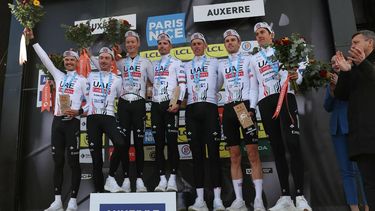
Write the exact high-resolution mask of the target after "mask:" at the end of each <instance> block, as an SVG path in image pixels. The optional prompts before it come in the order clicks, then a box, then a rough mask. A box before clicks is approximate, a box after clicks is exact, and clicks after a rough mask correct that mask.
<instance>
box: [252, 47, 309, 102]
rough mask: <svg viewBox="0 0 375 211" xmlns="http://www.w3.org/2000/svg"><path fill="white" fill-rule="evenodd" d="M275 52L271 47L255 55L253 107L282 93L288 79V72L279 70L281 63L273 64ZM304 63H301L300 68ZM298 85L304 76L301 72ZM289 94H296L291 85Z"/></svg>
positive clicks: (253, 66) (253, 58) (253, 63)
mask: <svg viewBox="0 0 375 211" xmlns="http://www.w3.org/2000/svg"><path fill="white" fill-rule="evenodd" d="M274 53H275V50H274V49H273V48H271V47H268V48H266V49H264V48H261V49H260V51H259V52H258V53H256V54H255V55H253V57H252V58H251V62H250V67H251V72H252V74H253V75H254V77H252V79H251V90H252V91H251V93H250V95H251V106H255V105H256V104H257V103H258V102H259V101H261V100H262V99H263V98H265V97H267V96H269V95H272V94H276V93H280V91H281V87H282V85H283V84H284V82H285V81H286V79H287V77H288V71H287V70H279V62H277V61H276V62H272V59H271V57H272V56H273V55H274ZM301 66H302V63H300V68H301ZM297 73H298V79H297V80H296V83H297V84H301V83H302V75H301V74H300V72H299V71H297ZM289 83H290V82H289ZM288 93H292V94H294V90H293V89H292V87H291V86H290V84H289V87H288Z"/></svg>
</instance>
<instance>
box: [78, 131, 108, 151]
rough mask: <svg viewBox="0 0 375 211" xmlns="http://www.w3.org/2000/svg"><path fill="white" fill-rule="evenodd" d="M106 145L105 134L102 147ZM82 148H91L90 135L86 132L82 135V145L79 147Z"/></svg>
mask: <svg viewBox="0 0 375 211" xmlns="http://www.w3.org/2000/svg"><path fill="white" fill-rule="evenodd" d="M104 145H105V135H104V134H103V142H102V146H104ZM79 146H80V147H81V148H88V147H89V139H88V135H87V133H86V132H82V133H81V134H80V145H79Z"/></svg>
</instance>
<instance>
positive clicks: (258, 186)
mask: <svg viewBox="0 0 375 211" xmlns="http://www.w3.org/2000/svg"><path fill="white" fill-rule="evenodd" d="M224 46H225V48H226V50H227V52H228V54H229V55H228V58H227V59H223V60H221V61H220V63H219V85H220V87H221V86H222V84H223V83H224V89H225V95H226V98H225V105H224V113H223V129H224V135H225V137H226V142H227V145H228V146H229V152H230V157H231V176H232V182H233V188H234V192H235V195H236V199H235V200H234V201H233V202H232V205H231V206H230V207H228V208H227V210H247V208H246V205H245V201H244V200H243V197H242V181H243V179H242V178H243V174H242V170H241V157H242V156H241V150H240V144H241V139H240V132H239V127H240V128H241V130H242V134H243V136H244V142H245V145H246V151H247V158H248V159H249V162H250V164H251V169H252V179H253V183H254V187H255V199H254V210H256V211H265V208H264V205H263V200H262V189H263V188H262V187H263V175H262V163H261V161H260V158H259V152H258V136H257V132H256V126H255V125H253V126H251V127H248V128H243V127H242V126H241V124H240V122H239V120H238V117H237V114H236V112H235V110H234V108H233V107H234V106H236V105H239V104H241V103H243V104H244V105H245V107H246V108H247V110H248V112H249V114H250V116H251V117H252V119H253V121H254V123H255V124H256V121H255V120H256V116H255V107H251V106H250V105H251V103H252V102H251V101H250V78H251V77H252V75H251V73H250V68H249V64H250V56H249V55H245V54H243V53H241V52H239V49H240V46H241V38H240V35H239V34H238V33H237V31H235V30H233V29H228V30H227V31H225V32H224Z"/></svg>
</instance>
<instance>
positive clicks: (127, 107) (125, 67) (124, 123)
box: [104, 31, 153, 192]
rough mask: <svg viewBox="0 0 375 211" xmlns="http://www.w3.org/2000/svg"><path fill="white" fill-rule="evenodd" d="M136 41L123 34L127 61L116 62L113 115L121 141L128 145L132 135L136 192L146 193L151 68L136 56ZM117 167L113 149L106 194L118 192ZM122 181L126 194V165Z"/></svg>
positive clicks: (134, 35)
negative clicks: (118, 90)
mask: <svg viewBox="0 0 375 211" xmlns="http://www.w3.org/2000/svg"><path fill="white" fill-rule="evenodd" d="M140 44H141V42H140V39H139V35H138V33H136V32H135V31H127V32H126V33H125V48H126V51H127V57H126V58H124V59H120V60H118V61H117V62H116V63H117V67H118V69H119V70H120V72H121V76H122V93H121V97H120V98H119V102H118V109H117V115H118V118H119V122H120V125H121V127H122V129H123V132H124V134H125V141H126V142H127V143H128V144H130V136H131V133H130V132H131V130H133V134H134V136H133V137H134V146H135V153H136V167H137V180H136V192H147V188H146V187H145V185H144V183H143V179H142V178H143V163H144V150H143V139H144V133H145V120H146V106H145V103H146V100H145V99H146V84H147V80H148V79H149V80H150V81H151V80H152V78H153V76H152V74H153V72H152V64H151V62H150V61H149V60H148V59H145V58H142V57H141V56H139V55H138V52H139V47H140ZM119 164H120V158H119V156H118V152H117V150H116V149H115V150H114V151H113V152H112V156H111V165H110V167H109V175H108V178H107V180H106V183H105V185H104V189H105V190H108V191H110V192H118V191H119V190H121V189H120V187H119V185H118V184H117V182H116V180H115V178H114V176H115V172H116V170H117V168H118V166H119ZM122 168H123V171H124V175H125V179H124V181H123V183H122V186H121V188H122V190H123V191H124V192H130V191H131V189H130V180H129V175H128V171H129V169H128V168H129V164H126V163H122Z"/></svg>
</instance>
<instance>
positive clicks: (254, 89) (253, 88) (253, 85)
mask: <svg viewBox="0 0 375 211" xmlns="http://www.w3.org/2000/svg"><path fill="white" fill-rule="evenodd" d="M249 69H250V73H249V75H250V108H254V109H255V108H256V106H257V104H258V92H259V85H258V79H257V74H256V73H257V71H256V66H255V62H254V61H253V59H252V60H251V61H250V65H249Z"/></svg>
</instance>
